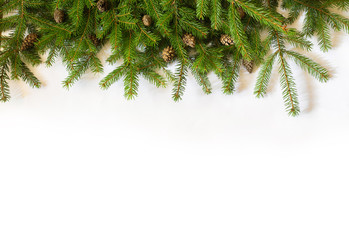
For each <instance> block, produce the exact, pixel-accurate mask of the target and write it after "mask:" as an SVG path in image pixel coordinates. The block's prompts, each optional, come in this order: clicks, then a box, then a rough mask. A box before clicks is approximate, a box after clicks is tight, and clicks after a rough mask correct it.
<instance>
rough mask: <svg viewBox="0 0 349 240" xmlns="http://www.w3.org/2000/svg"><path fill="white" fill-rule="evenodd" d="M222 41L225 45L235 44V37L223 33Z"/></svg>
mask: <svg viewBox="0 0 349 240" xmlns="http://www.w3.org/2000/svg"><path fill="white" fill-rule="evenodd" d="M221 43H222V44H223V45H225V46H230V45H233V44H234V41H233V39H232V38H231V37H230V36H229V35H227V34H222V36H221Z"/></svg>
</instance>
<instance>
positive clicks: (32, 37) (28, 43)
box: [21, 33, 38, 51]
mask: <svg viewBox="0 0 349 240" xmlns="http://www.w3.org/2000/svg"><path fill="white" fill-rule="evenodd" d="M37 40H38V35H37V34H36V33H30V34H29V35H28V36H26V37H25V38H24V40H23V42H22V46H21V51H25V50H27V49H29V48H32V47H34V43H35V42H36V41H37Z"/></svg>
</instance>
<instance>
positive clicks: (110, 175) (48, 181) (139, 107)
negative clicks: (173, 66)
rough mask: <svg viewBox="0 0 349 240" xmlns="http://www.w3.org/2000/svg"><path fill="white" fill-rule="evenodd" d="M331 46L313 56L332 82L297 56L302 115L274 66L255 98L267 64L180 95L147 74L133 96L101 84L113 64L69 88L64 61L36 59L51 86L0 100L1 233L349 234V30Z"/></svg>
mask: <svg viewBox="0 0 349 240" xmlns="http://www.w3.org/2000/svg"><path fill="white" fill-rule="evenodd" d="M334 45H335V48H334V49H333V50H331V51H330V52H329V53H327V54H323V53H320V52H319V51H318V50H317V48H315V51H314V52H312V53H311V54H310V56H311V57H313V58H315V59H317V60H318V61H320V62H321V63H322V64H324V65H325V66H327V67H329V68H330V69H332V70H331V73H332V74H333V78H332V80H331V81H330V82H329V83H327V84H320V83H318V82H317V81H316V80H313V79H312V78H311V77H309V75H308V74H305V73H303V72H302V71H299V70H298V68H297V67H296V66H295V65H292V68H293V69H294V76H295V78H296V79H297V85H298V90H299V95H300V102H301V108H302V113H301V115H300V116H299V117H297V118H292V117H288V115H287V114H286V113H285V111H284V107H283V103H282V97H281V92H280V87H279V84H278V82H277V79H276V78H275V77H274V81H273V84H272V87H271V88H270V91H269V95H268V96H267V97H266V98H265V99H255V98H254V96H253V84H254V81H255V77H256V74H257V73H256V72H255V73H254V74H253V75H249V74H247V73H246V72H245V71H244V70H242V71H241V74H242V77H241V79H240V81H239V83H238V90H237V92H236V93H235V94H234V95H233V96H225V95H223V94H222V93H221V90H220V88H221V83H220V82H219V81H218V80H217V79H216V78H214V77H212V84H213V90H214V93H213V94H212V95H210V96H206V95H204V94H203V93H202V92H201V89H200V87H199V86H198V85H197V84H196V82H195V81H194V80H193V79H192V78H190V79H189V80H188V86H187V90H186V93H185V95H184V99H183V101H182V102H180V103H174V102H173V101H172V100H171V88H168V89H156V88H155V87H154V86H152V85H150V84H149V83H148V82H146V81H144V80H142V81H141V84H140V91H139V97H138V98H137V99H136V100H135V101H127V100H125V99H124V98H123V86H122V81H120V82H118V83H116V84H115V85H113V86H112V87H111V88H110V90H108V91H102V90H100V89H99V87H98V82H99V80H100V79H101V78H102V77H103V76H105V75H106V74H107V73H108V72H110V71H111V70H112V69H113V66H108V67H106V70H105V74H104V75H99V76H94V75H92V74H86V75H84V77H83V79H81V81H80V82H78V83H77V84H76V85H75V86H74V87H73V88H72V89H71V90H70V91H66V90H64V89H63V88H62V87H61V81H62V80H63V79H64V78H65V77H66V76H67V72H66V71H65V70H64V67H63V66H62V64H61V63H60V62H57V64H56V65H55V66H54V67H52V68H49V69H48V68H45V66H44V65H42V66H40V67H38V68H36V69H34V71H35V73H36V75H37V76H38V77H39V78H40V79H41V80H42V81H43V82H44V85H45V86H44V87H43V88H42V89H38V90H33V89H30V88H29V87H27V86H26V85H25V84H22V83H20V82H18V83H12V84H11V90H12V93H13V98H12V100H11V101H10V102H9V103H6V104H1V105H0V126H1V131H0V158H1V159H0V239H1V240H24V239H25V240H27V239H35V240H54V239H57V240H58V239H59V240H62V239H64V240H70V239H71V240H78V239H83V240H87V239H103V240H109V239H110V240H111V239H113V240H115V239H118V240H140V239H152V240H172V239H173V240H179V239H180V240H196V239H197V240H205V239H210V240H211V239H212V240H216V239H219V240H228V239H229V240H231V239H236V240H245V239H248V240H252V239H253V240H255V239H268V240H274V239H275V240H280V239H282V240H287V239H290V240H291V239H292V240H294V239H297V240H302V239H304V240H312V239H314V240H322V239H329V240H333V239H336V240H348V239H349V228H348V226H349V204H348V203H349V192H348V190H349V153H348V149H349V139H348V137H349V94H348V92H349V80H348V76H349V65H348V56H349V41H348V36H347V35H341V34H336V35H334ZM105 51H106V52H107V50H105ZM105 55H106V54H105ZM102 58H103V59H105V56H104V55H103V56H102Z"/></svg>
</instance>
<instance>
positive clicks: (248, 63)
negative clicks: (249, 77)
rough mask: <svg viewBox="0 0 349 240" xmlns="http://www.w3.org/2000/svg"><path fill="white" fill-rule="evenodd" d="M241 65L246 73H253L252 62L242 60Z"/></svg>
mask: <svg viewBox="0 0 349 240" xmlns="http://www.w3.org/2000/svg"><path fill="white" fill-rule="evenodd" d="M242 65H243V66H244V67H245V68H246V70H247V72H249V73H252V72H253V67H254V62H253V61H247V60H245V59H244V60H242Z"/></svg>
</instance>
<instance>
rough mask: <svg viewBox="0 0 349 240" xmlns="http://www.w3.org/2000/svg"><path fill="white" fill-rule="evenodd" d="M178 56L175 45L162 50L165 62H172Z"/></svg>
mask: <svg viewBox="0 0 349 240" xmlns="http://www.w3.org/2000/svg"><path fill="white" fill-rule="evenodd" d="M175 56H176V52H175V50H174V49H173V47H170V46H169V47H167V48H165V49H164V50H163V51H162V58H163V59H164V61H165V62H171V61H172V60H173V59H174V57H175Z"/></svg>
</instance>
